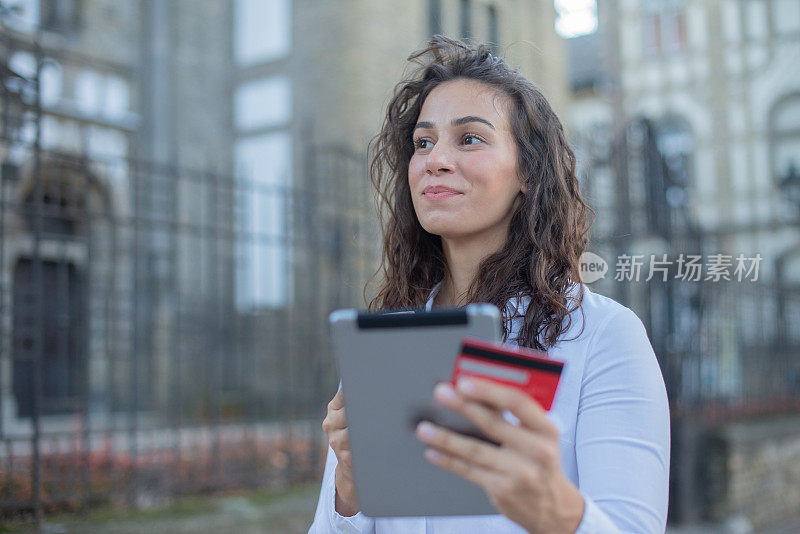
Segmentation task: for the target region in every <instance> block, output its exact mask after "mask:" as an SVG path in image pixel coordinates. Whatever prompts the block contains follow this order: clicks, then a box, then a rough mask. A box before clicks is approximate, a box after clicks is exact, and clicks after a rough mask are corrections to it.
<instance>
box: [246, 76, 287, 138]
mask: <svg viewBox="0 0 800 534" xmlns="http://www.w3.org/2000/svg"><path fill="white" fill-rule="evenodd" d="M233 107H234V122H235V124H236V127H237V128H238V129H239V130H252V129H255V128H263V127H267V126H274V125H278V124H285V123H286V122H288V121H289V119H290V118H291V116H292V93H291V86H290V84H289V80H288V78H286V77H285V76H272V77H270V78H266V79H261V80H255V81H252V82H247V83H243V84H241V85H240V86H239V87H238V88H237V89H236V94H235V95H234V103H233Z"/></svg>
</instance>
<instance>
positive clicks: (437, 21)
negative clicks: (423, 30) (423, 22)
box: [428, 0, 442, 35]
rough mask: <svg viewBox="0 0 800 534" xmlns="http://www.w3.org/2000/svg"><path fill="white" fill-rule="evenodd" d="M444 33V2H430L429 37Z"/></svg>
mask: <svg viewBox="0 0 800 534" xmlns="http://www.w3.org/2000/svg"><path fill="white" fill-rule="evenodd" d="M441 33H442V0H428V35H436V34H441Z"/></svg>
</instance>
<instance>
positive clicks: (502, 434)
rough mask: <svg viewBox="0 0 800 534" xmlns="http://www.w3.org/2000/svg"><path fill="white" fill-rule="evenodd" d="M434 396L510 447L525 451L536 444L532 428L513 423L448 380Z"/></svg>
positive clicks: (437, 389) (494, 438) (436, 390)
mask: <svg viewBox="0 0 800 534" xmlns="http://www.w3.org/2000/svg"><path fill="white" fill-rule="evenodd" d="M434 396H435V397H436V400H438V401H439V402H441V403H442V404H444V405H445V406H447V407H448V408H450V409H452V410H454V411H456V412H458V413H460V414H461V415H463V416H464V417H466V418H467V419H469V420H470V421H472V422H473V423H475V426H477V427H478V428H479V429H480V430H481V432H483V433H484V434H486V436H488V437H489V438H491V439H493V440H494V441H496V442H498V443H502V444H504V445H505V446H507V447H508V448H511V449H514V450H517V451H520V452H525V451H528V450H530V448H531V447H533V446H534V445H535V443H534V442H533V441H532V439H531V438H534V437H535V434H533V433H532V432H531V431H530V430H528V429H527V428H521V427H518V426H516V425H513V424H511V423H510V422H508V421H507V420H506V419H505V417H503V414H502V412H500V411H499V410H496V409H494V408H491V407H489V406H486V405H485V404H481V403H480V402H476V401H471V400H469V399H467V398H465V397H464V396H462V395H460V394H459V393H458V392H456V391H455V390H454V389H453V388H452V386H450V384H448V383H446V382H443V383H441V384H437V385H436V388H435V389H434Z"/></svg>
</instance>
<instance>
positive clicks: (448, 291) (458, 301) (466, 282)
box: [435, 238, 502, 307]
mask: <svg viewBox="0 0 800 534" xmlns="http://www.w3.org/2000/svg"><path fill="white" fill-rule="evenodd" d="M497 243H498V241H497V240H496V239H492V240H489V241H487V242H482V241H480V240H471V241H467V242H459V241H455V240H449V239H446V238H442V251H443V252H444V257H445V262H446V265H447V271H446V273H445V276H444V280H443V281H442V285H441V287H440V288H439V292H438V294H437V296H436V303H435V305H436V306H438V307H456V306H464V305H466V304H467V302H468V299H469V294H468V293H469V288H470V286H471V285H472V281H473V280H475V278H476V277H477V275H478V268H479V267H480V265H481V262H482V261H483V260H484V259H485V258H486V257H487V256H489V255H490V254H493V253H495V252H497V251H498V250H499V249H500V247H498V245H497ZM501 243H502V242H501Z"/></svg>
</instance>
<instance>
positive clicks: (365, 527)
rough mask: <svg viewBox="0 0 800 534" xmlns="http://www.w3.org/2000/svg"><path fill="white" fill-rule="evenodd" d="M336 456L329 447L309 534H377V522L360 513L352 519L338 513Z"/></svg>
mask: <svg viewBox="0 0 800 534" xmlns="http://www.w3.org/2000/svg"><path fill="white" fill-rule="evenodd" d="M336 464H337V462H336V454H335V453H334V452H333V449H332V448H330V446H329V447H328V456H327V459H326V460H325V473H324V474H323V475H322V487H321V488H320V494H319V501H318V502H317V512H316V513H315V514H314V522H313V523H312V524H311V528H309V530H308V532H309V534H327V533H337V534H338V533H342V534H351V533H352V534H369V533H373V532H375V520H374V519H372V518H370V517H367V516H365V515H364V514H362V513H361V512H358V513H357V514H356V515H354V516H352V517H344V516H342V515H340V514H339V513H337V512H336V476H335V474H336Z"/></svg>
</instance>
